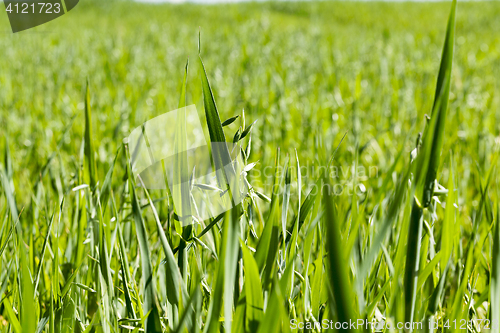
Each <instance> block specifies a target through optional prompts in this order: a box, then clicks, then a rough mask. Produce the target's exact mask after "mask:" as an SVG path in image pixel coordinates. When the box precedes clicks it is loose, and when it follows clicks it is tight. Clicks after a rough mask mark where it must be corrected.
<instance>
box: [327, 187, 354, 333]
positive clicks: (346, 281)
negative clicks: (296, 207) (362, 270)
mask: <svg viewBox="0 0 500 333" xmlns="http://www.w3.org/2000/svg"><path fill="white" fill-rule="evenodd" d="M323 180H324V185H323V188H322V193H323V200H324V202H323V206H324V210H325V214H324V223H325V228H326V239H325V247H326V249H327V252H328V263H329V265H328V268H329V278H330V287H331V290H332V293H333V294H332V296H333V299H332V300H331V303H332V304H335V306H334V307H331V308H330V309H331V310H332V311H333V309H335V313H332V316H333V317H335V316H336V318H338V321H339V322H349V321H350V320H352V321H356V319H357V316H356V311H355V309H357V305H356V302H355V298H354V294H353V292H352V287H351V282H350V278H349V271H348V270H349V265H346V262H345V258H346V257H345V254H344V246H343V244H344V242H343V240H342V237H341V231H340V225H341V224H340V221H339V220H338V216H337V213H336V212H335V209H334V207H335V203H334V201H333V194H332V193H331V191H330V189H331V188H332V186H331V184H330V183H329V182H328V179H327V178H326V177H324V178H323ZM345 331H346V332H356V329H354V330H352V329H348V330H345Z"/></svg>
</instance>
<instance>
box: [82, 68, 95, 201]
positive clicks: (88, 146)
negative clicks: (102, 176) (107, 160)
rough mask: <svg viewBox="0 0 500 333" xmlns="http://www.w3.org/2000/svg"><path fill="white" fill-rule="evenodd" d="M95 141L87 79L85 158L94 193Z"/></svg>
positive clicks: (88, 81)
mask: <svg viewBox="0 0 500 333" xmlns="http://www.w3.org/2000/svg"><path fill="white" fill-rule="evenodd" d="M94 152H95V150H94V140H93V132H92V111H91V107H90V80H89V79H88V78H87V88H86V90H85V158H86V159H87V168H88V174H89V179H90V187H91V189H92V191H93V190H94V188H95V185H96V184H97V174H96V164H95V157H94Z"/></svg>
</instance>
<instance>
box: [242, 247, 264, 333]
mask: <svg viewBox="0 0 500 333" xmlns="http://www.w3.org/2000/svg"><path fill="white" fill-rule="evenodd" d="M240 242H241V250H242V252H243V267H244V269H245V292H246V293H245V294H246V320H245V322H246V324H245V326H246V329H247V331H249V332H255V331H256V330H257V328H258V326H259V323H260V321H261V320H262V318H263V316H264V299H263V297H262V284H261V282H260V276H259V268H258V267H257V263H256V262H255V259H254V258H253V256H252V254H251V253H250V250H248V248H247V247H246V245H245V244H244V243H243V242H242V241H240Z"/></svg>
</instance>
